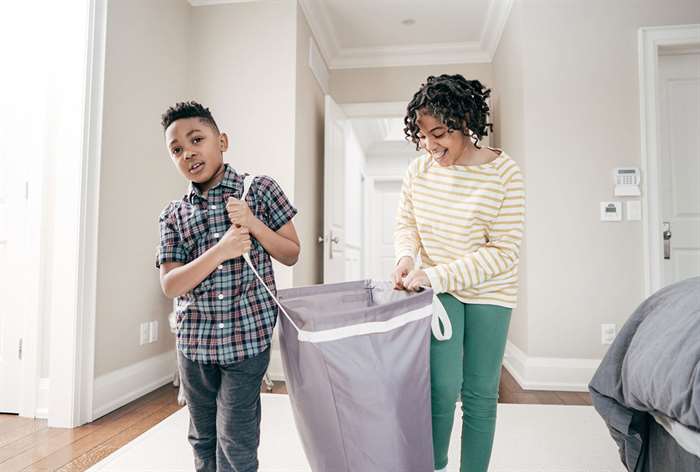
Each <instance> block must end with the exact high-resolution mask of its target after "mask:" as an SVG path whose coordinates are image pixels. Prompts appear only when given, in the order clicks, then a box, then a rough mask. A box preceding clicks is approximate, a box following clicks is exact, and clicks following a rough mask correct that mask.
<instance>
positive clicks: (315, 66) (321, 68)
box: [309, 35, 331, 94]
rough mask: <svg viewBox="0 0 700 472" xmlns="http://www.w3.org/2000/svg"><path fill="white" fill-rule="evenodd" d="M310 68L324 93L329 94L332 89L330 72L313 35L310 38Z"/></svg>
mask: <svg viewBox="0 0 700 472" xmlns="http://www.w3.org/2000/svg"><path fill="white" fill-rule="evenodd" d="M309 69H311V72H312V73H313V74H314V77H315V78H316V81H317V82H318V85H319V86H320V87H321V90H322V91H323V93H324V94H328V93H329V90H330V76H331V74H330V72H329V71H328V67H327V66H326V62H325V60H324V59H323V55H322V54H321V52H320V51H319V49H318V45H317V44H316V41H315V40H314V38H313V35H312V36H311V37H310V38H309Z"/></svg>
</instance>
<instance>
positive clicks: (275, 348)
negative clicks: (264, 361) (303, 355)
mask: <svg viewBox="0 0 700 472" xmlns="http://www.w3.org/2000/svg"><path fill="white" fill-rule="evenodd" d="M267 373H268V374H270V378H271V379H272V380H277V381H282V382H284V381H285V380H286V377H285V376H284V369H283V368H282V351H280V347H279V343H277V344H274V343H273V344H272V351H270V365H269V366H268V368H267Z"/></svg>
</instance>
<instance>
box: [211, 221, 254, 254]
mask: <svg viewBox="0 0 700 472" xmlns="http://www.w3.org/2000/svg"><path fill="white" fill-rule="evenodd" d="M216 244H217V246H219V248H220V251H221V255H222V257H223V258H224V260H229V259H235V258H237V257H241V256H242V255H243V254H244V253H246V252H248V251H250V233H249V231H248V228H246V227H241V228H236V227H235V226H231V227H230V228H229V229H228V231H226V233H224V235H223V236H222V237H221V239H220V240H219V242H218V243H216Z"/></svg>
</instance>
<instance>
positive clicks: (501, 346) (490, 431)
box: [430, 294, 511, 472]
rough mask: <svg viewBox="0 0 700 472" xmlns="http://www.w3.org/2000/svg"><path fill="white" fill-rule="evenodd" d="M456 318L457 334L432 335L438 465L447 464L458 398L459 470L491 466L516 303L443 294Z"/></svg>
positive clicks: (477, 470)
mask: <svg viewBox="0 0 700 472" xmlns="http://www.w3.org/2000/svg"><path fill="white" fill-rule="evenodd" d="M438 297H439V299H440V301H441V302H442V304H443V305H444V307H445V311H447V315H448V316H449V318H450V321H451V322H452V338H451V339H449V340H448V341H437V340H436V339H435V338H434V337H431V344H430V384H431V395H432V413H433V449H434V460H435V468H436V469H442V468H443V467H445V466H446V465H447V450H448V448H449V445H450V435H451V433H452V424H453V421H454V412H455V403H456V401H457V400H458V399H461V400H462V441H461V443H462V454H461V460H460V469H459V470H460V472H486V471H487V470H488V465H489V459H490V458H491V449H492V446H493V437H494V432H495V430H496V407H497V404H498V384H499V381H500V377H501V363H502V362H503V354H504V351H505V346H506V338H507V335H508V325H509V323H510V314H511V309H510V308H505V307H501V306H495V305H481V304H471V303H462V302H460V301H459V300H457V299H456V298H455V297H453V296H452V295H449V294H440V295H438Z"/></svg>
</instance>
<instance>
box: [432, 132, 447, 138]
mask: <svg viewBox="0 0 700 472" xmlns="http://www.w3.org/2000/svg"><path fill="white" fill-rule="evenodd" d="M433 136H435V139H440V138H442V137H443V136H445V133H442V134H434V135H433Z"/></svg>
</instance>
